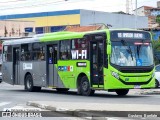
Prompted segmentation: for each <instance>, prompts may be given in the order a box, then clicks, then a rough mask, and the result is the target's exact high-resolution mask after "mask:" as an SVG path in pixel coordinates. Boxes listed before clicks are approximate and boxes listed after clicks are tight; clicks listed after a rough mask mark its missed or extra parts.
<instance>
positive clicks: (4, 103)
mask: <svg viewBox="0 0 160 120" xmlns="http://www.w3.org/2000/svg"><path fill="white" fill-rule="evenodd" d="M10 103H11V102H1V103H0V106H4V105H8V104H10Z"/></svg>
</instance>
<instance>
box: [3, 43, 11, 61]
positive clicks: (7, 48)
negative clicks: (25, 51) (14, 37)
mask: <svg viewBox="0 0 160 120" xmlns="http://www.w3.org/2000/svg"><path fill="white" fill-rule="evenodd" d="M3 49H4V52H3V62H10V61H12V46H4V48H3Z"/></svg>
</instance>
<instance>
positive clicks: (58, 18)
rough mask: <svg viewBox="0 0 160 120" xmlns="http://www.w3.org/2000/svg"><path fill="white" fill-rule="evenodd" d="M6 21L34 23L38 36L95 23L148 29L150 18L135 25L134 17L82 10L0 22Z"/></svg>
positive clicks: (1, 18) (39, 14)
mask: <svg viewBox="0 0 160 120" xmlns="http://www.w3.org/2000/svg"><path fill="white" fill-rule="evenodd" d="M6 19H7V20H18V21H34V22H35V32H36V34H39V33H48V32H56V31H61V30H64V29H65V28H66V26H77V25H78V26H88V25H92V24H95V23H103V24H105V25H106V26H110V28H135V24H136V26H137V27H138V28H147V27H148V18H147V17H145V16H138V17H137V19H138V20H137V23H135V16H134V15H126V14H116V13H108V12H98V11H92V10H82V9H78V10H65V11H53V12H40V13H29V14H14V15H4V16H0V20H6Z"/></svg>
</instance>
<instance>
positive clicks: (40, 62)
mask: <svg viewBox="0 0 160 120" xmlns="http://www.w3.org/2000/svg"><path fill="white" fill-rule="evenodd" d="M151 40H152V37H151V34H150V33H149V32H146V31H139V30H127V29H116V30H112V29H104V30H97V31H89V32H68V31H62V32H55V33H48V34H42V35H37V36H34V37H33V38H24V39H15V40H7V41H5V42H3V65H2V72H3V73H2V76H3V81H4V82H7V83H9V84H13V85H24V86H25V89H26V90H28V91H39V90H41V87H49V88H55V89H57V91H68V90H69V89H77V93H78V94H82V95H92V94H93V93H94V91H95V90H107V91H109V92H116V93H117V94H118V95H126V94H127V93H128V91H129V89H135V88H136V89H141V88H153V87H155V76H154V61H153V51H152V44H151Z"/></svg>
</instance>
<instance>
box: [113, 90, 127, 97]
mask: <svg viewBox="0 0 160 120" xmlns="http://www.w3.org/2000/svg"><path fill="white" fill-rule="evenodd" d="M115 91H116V93H117V94H118V95H119V96H125V95H127V93H128V92H129V89H117V90H115Z"/></svg>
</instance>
